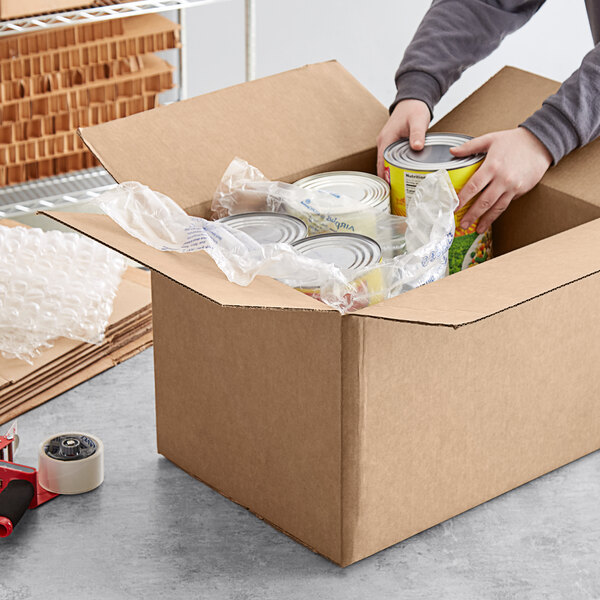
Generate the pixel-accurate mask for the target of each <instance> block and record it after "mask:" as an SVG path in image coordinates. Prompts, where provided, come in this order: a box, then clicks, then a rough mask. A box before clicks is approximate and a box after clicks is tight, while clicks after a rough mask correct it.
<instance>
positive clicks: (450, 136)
mask: <svg viewBox="0 0 600 600" xmlns="http://www.w3.org/2000/svg"><path fill="white" fill-rule="evenodd" d="M470 139H472V138H471V136H468V135H463V134H459V133H428V134H427V135H426V136H425V146H424V148H423V150H420V151H418V152H417V151H415V150H412V149H411V147H410V144H409V141H408V139H402V140H399V141H397V142H394V143H393V144H391V145H390V146H388V147H387V148H386V149H385V151H384V153H383V158H384V164H385V178H386V180H387V181H388V183H389V184H390V188H391V207H392V213H393V214H395V215H401V216H406V200H407V199H410V197H411V195H412V194H413V193H414V190H415V188H416V187H417V185H418V184H419V183H420V182H421V181H422V180H423V179H424V178H425V177H426V176H427V175H428V174H429V173H433V172H435V171H438V170H440V169H445V170H446V171H448V175H450V180H451V181H452V184H453V185H454V189H455V190H456V192H457V193H458V192H459V191H460V190H461V189H462V187H463V186H464V185H465V183H466V182H467V181H468V180H469V178H470V177H471V175H473V173H475V171H477V169H478V168H479V167H480V166H481V163H482V162H483V160H484V158H485V155H483V154H474V155H472V156H466V157H464V158H457V157H455V156H453V155H452V154H451V153H450V148H452V147H454V146H459V145H460V144H463V143H464V142H466V141H468V140H470ZM474 201H475V198H473V199H472V200H470V201H469V202H468V203H467V204H466V205H465V206H463V207H462V208H461V209H460V210H459V211H457V212H456V213H455V215H454V217H455V223H456V230H455V233H454V242H453V243H452V246H451V247H450V250H449V253H448V266H449V272H450V273H456V272H458V271H461V270H462V269H466V268H467V267H471V266H474V265H475V264H478V263H479V262H483V261H485V260H487V259H489V258H491V256H492V232H491V230H488V231H486V232H485V233H483V234H478V233H477V231H476V229H477V224H478V223H479V220H476V221H475V222H474V223H473V224H472V225H471V226H470V227H469V228H468V229H462V227H460V226H459V223H460V220H461V219H462V217H463V216H464V215H465V213H466V212H467V210H469V208H470V207H471V205H472V204H473V202H474Z"/></svg>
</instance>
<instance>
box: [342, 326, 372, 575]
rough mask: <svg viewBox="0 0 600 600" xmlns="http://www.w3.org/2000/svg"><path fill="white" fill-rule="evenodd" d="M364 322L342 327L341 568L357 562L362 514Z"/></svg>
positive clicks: (365, 391) (364, 386)
mask: <svg viewBox="0 0 600 600" xmlns="http://www.w3.org/2000/svg"><path fill="white" fill-rule="evenodd" d="M364 325H365V320H364V319H353V318H349V319H343V320H342V321H341V327H342V370H341V378H342V383H341V385H342V398H341V403H342V405H341V416H342V427H341V431H342V436H341V442H342V451H341V465H340V469H341V482H342V485H341V489H340V493H341V507H342V515H341V528H342V531H341V535H340V539H341V548H340V556H341V562H340V564H341V566H343V567H345V566H347V565H349V564H351V563H353V562H355V560H356V559H355V558H353V557H354V554H355V539H354V538H355V530H356V524H357V521H358V519H359V515H360V506H361V489H362V488H361V481H362V470H363V465H362V464H361V446H362V444H363V437H364V436H363V435H362V432H363V430H364V411H365V403H366V398H367V390H366V381H365V378H364V376H363V370H362V364H363V358H364Z"/></svg>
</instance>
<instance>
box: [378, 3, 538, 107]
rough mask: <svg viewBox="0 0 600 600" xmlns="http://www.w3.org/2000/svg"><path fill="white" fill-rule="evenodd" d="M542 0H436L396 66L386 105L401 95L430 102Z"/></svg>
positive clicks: (530, 13)
mask: <svg viewBox="0 0 600 600" xmlns="http://www.w3.org/2000/svg"><path fill="white" fill-rule="evenodd" d="M544 2H545V0H434V2H433V3H432V5H431V8H430V9H429V10H428V11H427V13H426V14H425V17H424V18H423V20H422V21H421V24H420V25H419V28H418V29H417V32H416V33H415V36H414V37H413V40H412V42H411V43H410V45H409V46H408V48H407V49H406V52H405V54H404V58H403V59H402V62H401V63H400V67H399V68H398V70H397V71H396V78H395V79H396V88H397V90H398V93H397V94H396V98H395V99H394V102H393V103H392V105H391V107H390V112H392V111H393V110H394V108H395V107H396V105H397V104H398V102H400V101H401V100H404V99H408V98H411V99H417V100H422V101H423V102H425V104H427V106H428V107H429V110H430V112H431V113H432V114H433V108H434V106H435V105H436V104H437V103H438V102H439V100H440V98H441V97H442V96H443V95H444V94H445V93H446V91H447V90H448V88H449V87H450V86H451V85H452V84H453V83H454V82H455V81H456V80H457V79H458V78H459V77H460V76H461V75H462V73H463V71H465V69H467V68H468V67H470V66H471V65H473V64H475V63H476V62H478V61H480V60H482V59H483V58H485V57H486V56H488V55H489V54H491V53H492V52H493V51H494V50H495V49H496V48H497V47H498V46H499V45H500V42H501V41H502V40H503V39H504V38H505V37H506V36H507V35H508V34H509V33H512V32H513V31H516V30H517V29H519V28H520V27H522V26H523V25H524V24H525V23H527V21H529V19H530V18H531V17H532V16H533V15H534V14H535V13H536V12H537V11H538V10H539V8H540V7H541V6H542V4H544Z"/></svg>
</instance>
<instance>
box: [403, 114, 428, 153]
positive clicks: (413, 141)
mask: <svg viewBox="0 0 600 600" xmlns="http://www.w3.org/2000/svg"><path fill="white" fill-rule="evenodd" d="M427 125H429V121H428V120H427V119H424V118H423V117H422V116H421V115H414V114H413V115H410V117H409V119H408V130H409V138H408V140H409V143H410V147H411V148H412V149H413V150H417V151H418V150H423V146H425V133H426V132H427Z"/></svg>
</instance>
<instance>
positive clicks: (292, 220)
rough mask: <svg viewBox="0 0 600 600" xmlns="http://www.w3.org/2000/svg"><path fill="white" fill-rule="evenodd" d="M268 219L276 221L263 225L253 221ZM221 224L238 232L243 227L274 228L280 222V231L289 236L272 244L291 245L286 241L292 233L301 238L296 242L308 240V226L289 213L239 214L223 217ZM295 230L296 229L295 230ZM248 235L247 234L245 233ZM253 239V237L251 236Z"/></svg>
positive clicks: (256, 212) (261, 212) (258, 212)
mask: <svg viewBox="0 0 600 600" xmlns="http://www.w3.org/2000/svg"><path fill="white" fill-rule="evenodd" d="M258 218H260V219H263V220H264V219H266V220H267V221H268V220H271V219H275V220H274V221H272V222H271V223H267V222H265V221H263V223H260V222H255V223H253V222H252V219H258ZM218 222H219V223H224V224H225V225H228V226H229V227H233V228H234V229H236V230H238V231H243V225H261V224H264V225H270V226H271V225H272V226H276V225H277V222H279V224H280V225H281V227H280V231H281V232H282V233H284V234H288V235H287V236H286V238H284V240H283V241H280V242H271V243H285V244H287V243H290V242H289V241H286V240H287V239H289V234H290V233H292V234H293V233H294V232H295V233H298V234H299V235H300V236H301V237H300V238H298V239H296V240H293V241H294V242H296V241H301V240H302V239H304V238H306V235H307V233H308V227H307V225H306V223H305V222H304V221H303V220H302V219H299V218H298V217H295V216H294V215H290V214H287V213H276V212H269V211H252V212H246V213H238V214H236V215H228V216H226V217H222V218H220V219H218ZM286 225H289V226H290V227H285V226H286ZM294 228H295V229H294ZM244 233H246V232H244ZM246 235H250V234H248V233H246ZM250 237H252V236H250Z"/></svg>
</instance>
